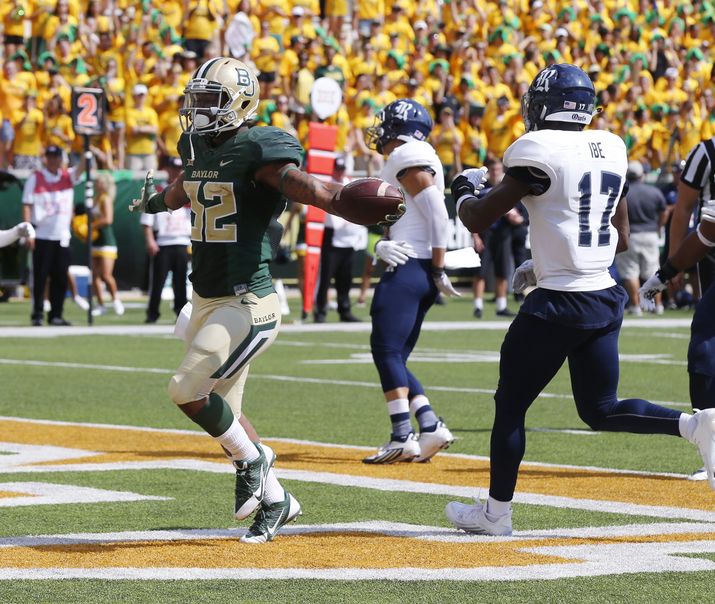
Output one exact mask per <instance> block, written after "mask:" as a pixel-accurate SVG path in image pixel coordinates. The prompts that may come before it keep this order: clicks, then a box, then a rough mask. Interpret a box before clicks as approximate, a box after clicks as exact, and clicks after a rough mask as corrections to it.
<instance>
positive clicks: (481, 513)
mask: <svg viewBox="0 0 715 604" xmlns="http://www.w3.org/2000/svg"><path fill="white" fill-rule="evenodd" d="M486 507H487V504H486V503H482V502H481V501H479V499H475V500H474V505H466V504H464V503H460V502H459V501H450V502H449V503H448V504H447V507H446V508H444V513H445V514H446V515H447V518H448V519H449V521H450V522H451V523H452V524H453V525H454V526H456V527H457V528H458V529H461V530H463V531H464V532H466V533H472V534H475V535H494V536H499V537H503V536H508V535H511V532H512V529H511V512H509V513H508V514H504V515H503V516H500V517H499V518H497V519H496V520H494V521H492V520H489V518H487V515H486Z"/></svg>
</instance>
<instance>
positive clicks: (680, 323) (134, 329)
mask: <svg viewBox="0 0 715 604" xmlns="http://www.w3.org/2000/svg"><path fill="white" fill-rule="evenodd" d="M691 322H692V319H691V318H687V319H624V321H623V327H624V328H635V329H651V330H652V329H658V328H661V329H671V328H687V327H690V323H691ZM508 327H509V322H508V321H425V323H423V324H422V331H506V329H507V328H508ZM371 329H372V326H371V325H370V322H369V321H364V322H362V323H321V324H315V323H302V324H301V323H288V322H286V323H283V324H282V325H281V333H330V332H349V333H369V332H370V330H371ZM173 331H174V327H173V325H105V326H92V327H89V326H79V325H77V326H72V327H0V338H52V337H58V336H88V335H114V336H137V335H139V336H156V335H168V334H172V333H173Z"/></svg>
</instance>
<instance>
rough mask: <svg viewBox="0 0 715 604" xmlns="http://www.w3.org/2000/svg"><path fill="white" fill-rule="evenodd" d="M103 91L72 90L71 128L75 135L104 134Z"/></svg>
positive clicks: (89, 89) (92, 89)
mask: <svg viewBox="0 0 715 604" xmlns="http://www.w3.org/2000/svg"><path fill="white" fill-rule="evenodd" d="M104 105H105V101H104V91H103V90H102V89H101V88H73V89H72V126H73V127H74V131H75V132H76V133H77V134H87V135H96V134H102V133H103V132H104Z"/></svg>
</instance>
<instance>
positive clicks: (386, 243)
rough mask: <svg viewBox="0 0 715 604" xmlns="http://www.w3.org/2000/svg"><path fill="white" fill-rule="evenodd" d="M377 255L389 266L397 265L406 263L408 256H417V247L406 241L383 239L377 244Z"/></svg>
mask: <svg viewBox="0 0 715 604" xmlns="http://www.w3.org/2000/svg"><path fill="white" fill-rule="evenodd" d="M375 255H376V256H377V257H378V258H380V260H384V261H385V262H386V263H387V264H388V265H389V266H391V267H393V268H394V267H396V266H397V265H398V264H400V265H401V264H404V263H405V262H407V259H408V258H416V257H417V253H416V252H415V249H414V248H413V247H412V246H411V245H410V244H409V243H407V242H406V241H391V240H390V239H381V240H380V241H378V242H377V244H376V245H375Z"/></svg>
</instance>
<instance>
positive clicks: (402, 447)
mask: <svg viewBox="0 0 715 604" xmlns="http://www.w3.org/2000/svg"><path fill="white" fill-rule="evenodd" d="M390 438H391V439H392V438H393V437H392V435H391V436H390ZM419 455H420V444H419V443H418V442H417V437H416V436H415V433H414V432H410V433H409V434H408V435H407V436H405V437H404V438H397V439H395V440H390V441H389V442H387V443H385V444H384V445H382V446H381V447H380V448H379V449H378V450H377V453H375V455H370V456H369V457H366V458H365V459H363V460H362V462H363V463H369V464H388V463H396V462H399V461H412V460H414V459H415V458H416V457H418V456H419Z"/></svg>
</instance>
